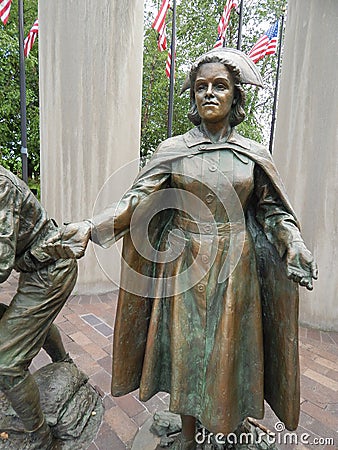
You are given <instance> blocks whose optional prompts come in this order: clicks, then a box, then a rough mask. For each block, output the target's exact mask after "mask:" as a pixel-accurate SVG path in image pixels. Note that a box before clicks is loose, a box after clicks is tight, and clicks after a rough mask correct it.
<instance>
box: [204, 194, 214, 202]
mask: <svg viewBox="0 0 338 450" xmlns="http://www.w3.org/2000/svg"><path fill="white" fill-rule="evenodd" d="M214 198H215V196H214V194H208V195H206V196H205V201H206V202H207V203H211V202H212V201H213V200H214Z"/></svg>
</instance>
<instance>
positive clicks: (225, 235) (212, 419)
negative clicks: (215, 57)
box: [94, 128, 301, 433]
mask: <svg viewBox="0 0 338 450" xmlns="http://www.w3.org/2000/svg"><path fill="white" fill-rule="evenodd" d="M168 188H175V192H174V197H175V199H176V201H177V206H174V208H176V209H173V210H170V209H169V210H168V209H166V208H164V209H165V210H164V211H163V212H162V213H160V214H157V215H156V217H155V218H154V219H153V220H152V222H151V223H150V226H149V235H150V239H151V242H152V244H153V245H154V247H155V248H156V249H158V250H160V251H167V252H169V253H168V255H170V251H173V252H175V250H178V249H181V250H180V251H181V253H180V254H179V256H177V257H176V258H174V259H173V260H172V261H171V262H161V261H160V260H157V262H151V261H149V259H152V258H149V256H148V257H147V258H144V257H143V256H141V255H140V247H138V251H137V250H136V249H135V246H134V243H133V241H132V239H131V234H133V233H130V229H129V223H130V219H131V216H132V214H133V212H134V211H135V208H136V206H138V207H140V208H141V215H140V217H142V216H144V215H146V214H148V212H149V211H155V212H156V211H158V210H159V209H160V207H162V205H159V204H158V202H162V201H164V203H165V197H162V199H163V200H159V198H160V197H157V196H156V195H152V194H154V193H156V192H157V193H158V192H162V193H163V192H164V193H166V192H167V193H168V195H169V193H170V192H171V191H169V190H168V191H165V189H168ZM232 188H233V189H234V190H235V192H236V194H237V195H235V196H234V195H233V189H232ZM186 193H191V194H193V196H194V198H198V199H199V200H200V201H201V202H202V204H205V205H207V207H208V210H205V208H200V209H198V210H197V211H196V208H195V207H194V206H192V205H191V203H190V197H189V198H186V195H185V194H186ZM191 199H192V200H193V198H192V197H191ZM236 199H237V200H236ZM236 201H237V202H238V203H239V204H240V206H241V208H238V203H237V204H236ZM156 202H157V203H156ZM169 203H170V202H169ZM170 204H171V203H170ZM171 205H172V204H171ZM164 206H165V205H164ZM156 208H157V209H156ZM189 208H190V210H189ZM194 208H195V211H192V209H193V210H194ZM189 211H190V215H189V214H187V212H189ZM208 211H209V213H208ZM241 211H243V213H244V218H245V220H244V222H243V221H241V218H242V217H243V216H241ZM142 212H143V213H142ZM194 212H195V214H194ZM210 212H211V215H210ZM112 214H113V208H111V209H110V210H108V211H106V212H105V213H103V214H102V215H101V216H97V217H96V218H94V223H95V226H96V227H95V233H94V240H96V242H98V243H101V245H106V244H107V243H110V242H112V241H113V240H116V239H117V238H119V237H120V236H122V235H124V246H123V261H122V263H123V264H122V275H121V288H120V294H119V303H118V310H117V316H116V325H115V334H114V353H113V378H112V394H113V395H116V396H120V395H124V394H126V393H128V392H131V391H133V390H135V389H136V388H140V399H141V400H143V401H146V400H148V399H149V398H150V397H151V396H153V395H154V394H155V393H157V392H158V391H165V392H169V393H170V410H171V411H173V412H176V413H181V414H187V415H193V416H195V417H197V418H198V419H199V420H200V421H201V422H202V424H203V425H204V426H205V427H206V428H207V429H208V430H209V431H213V432H222V433H229V432H231V431H233V430H234V429H235V428H236V427H237V425H238V424H239V422H240V421H241V420H243V419H244V418H245V417H247V416H252V417H256V418H261V417H262V416H263V412H264V407H263V401H264V398H265V399H266V400H267V401H268V402H269V403H270V405H271V406H272V408H273V409H274V411H275V412H276V414H277V415H278V416H279V418H280V419H281V420H282V421H284V422H285V424H286V426H287V428H289V429H294V428H296V426H297V424H298V416H299V368H298V338H297V329H298V327H297V320H298V290H297V286H296V284H295V283H294V282H291V281H289V280H288V279H287V278H286V271H285V264H284V262H283V261H282V258H283V256H284V254H285V251H286V249H287V247H288V245H289V244H290V243H291V242H292V241H293V240H294V239H296V240H299V239H301V238H300V233H299V229H298V225H297V221H296V219H295V216H294V213H293V211H292V208H291V206H290V204H289V202H288V199H287V197H286V194H285V191H284V187H283V184H282V182H281V180H280V178H279V175H278V172H277V171H276V169H275V166H274V164H273V162H272V160H271V157H270V155H269V154H268V153H267V152H266V150H265V149H264V148H263V147H262V146H260V145H259V144H257V143H255V142H253V141H250V140H248V139H245V138H243V137H241V136H239V135H238V134H237V133H236V132H235V131H234V130H233V132H232V134H231V136H230V138H229V139H228V141H227V142H225V143H217V144H213V143H211V142H210V141H209V140H208V138H207V137H206V136H204V135H203V134H202V133H201V131H200V130H199V129H198V128H194V129H193V130H191V131H189V132H188V133H186V134H185V135H183V136H177V137H175V138H171V139H169V140H167V141H165V142H164V143H162V144H161V145H160V147H159V149H158V151H157V152H156V154H155V156H154V157H153V159H152V160H151V161H150V162H149V164H148V165H147V167H146V168H145V169H144V170H143V171H142V172H141V174H140V176H139V177H138V178H137V180H136V181H135V183H134V185H133V186H132V187H131V189H130V190H129V191H128V192H127V193H126V194H125V196H124V197H123V198H122V200H121V202H120V203H119V205H118V206H117V208H116V211H115V214H114V217H112ZM191 215H193V216H194V217H193V219H192V217H191ZM136 222H137V221H136ZM139 225H141V224H139ZM137 226H138V224H137V223H136V228H135V230H136V231H135V233H137ZM112 231H113V232H114V234H113V232H112ZM141 233H142V231H141ZM143 233H144V230H143ZM267 238H268V239H267ZM268 240H269V241H270V242H269V241H268ZM144 241H145V239H144ZM271 243H272V244H273V245H271ZM230 244H231V245H230ZM138 245H140V244H138ZM141 246H142V239H141ZM238 248H239V249H240V250H241V251H240V252H239V254H237V255H236V249H238ZM141 250H142V249H141ZM154 259H156V258H155V256H154V258H153V260H154ZM191 268H192V269H191ZM133 270H135V272H136V273H142V274H143V275H144V276H145V277H144V281H142V280H141V279H139V278H137V277H136V278H135V277H134V276H133V273H132V271H133ZM224 273H225V274H226V276H224ZM137 294H138V295H137Z"/></svg>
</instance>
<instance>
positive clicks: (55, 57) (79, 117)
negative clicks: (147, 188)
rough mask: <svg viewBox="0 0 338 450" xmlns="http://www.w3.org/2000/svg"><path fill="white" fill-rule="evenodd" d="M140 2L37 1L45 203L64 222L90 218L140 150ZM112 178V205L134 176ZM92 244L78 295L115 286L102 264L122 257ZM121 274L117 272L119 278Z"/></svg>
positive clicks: (131, 172)
mask: <svg viewBox="0 0 338 450" xmlns="http://www.w3.org/2000/svg"><path fill="white" fill-rule="evenodd" d="M142 44H143V1H141V0H124V1H123V2H122V1H119V0H100V1H99V2H95V3H93V1H92V0H60V1H55V0H42V1H39V45H40V50H39V58H40V61H39V65H40V103H41V188H42V195H41V196H42V203H43V204H44V206H45V207H46V209H47V211H48V212H49V215H50V216H51V217H55V218H56V220H57V221H58V222H59V223H62V222H65V221H79V220H82V219H84V218H87V217H90V216H91V215H92V212H93V207H94V203H95V201H96V199H97V196H98V194H99V191H100V189H101V187H102V186H103V185H104V183H105V182H106V181H107V180H108V178H109V177H110V176H111V174H113V173H114V172H115V171H116V170H117V169H118V168H120V167H121V166H123V165H125V164H126V163H128V162H129V161H131V160H135V159H137V158H138V155H139V140H140V107H141V81H142ZM137 169H138V165H137V163H135V164H133V166H132V167H131V168H130V167H129V169H128V170H127V171H124V173H123V175H122V178H121V176H120V179H118V177H117V176H114V177H113V179H114V181H113V182H111V183H110V186H109V187H110V194H109V195H107V192H105V195H100V199H99V202H98V204H99V207H98V208H96V209H100V208H101V207H103V206H107V203H109V202H110V201H111V200H116V199H117V198H116V197H117V196H118V195H119V194H120V193H122V192H123V191H124V189H125V188H127V187H128V185H129V184H130V183H131V181H132V179H133V178H134V177H135V176H136V173H137ZM99 260H100V264H98V262H97V258H96V255H95V254H94V251H93V247H92V244H90V248H89V249H88V252H87V255H86V257H85V258H84V259H83V260H81V261H80V270H79V281H78V284H77V288H76V291H77V292H78V293H85V292H86V293H89V292H95V293H98V292H103V291H108V290H112V289H113V288H114V286H113V285H112V283H111V281H110V280H109V279H108V278H107V277H106V276H105V274H104V271H103V270H102V269H101V267H100V265H102V264H103V266H106V267H109V270H110V271H111V272H113V273H115V274H116V273H118V271H119V257H118V255H117V256H114V257H112V255H111V253H110V251H109V250H108V251H106V253H104V252H103V251H102V252H100V256H99ZM116 278H117V279H118V276H117V277H116Z"/></svg>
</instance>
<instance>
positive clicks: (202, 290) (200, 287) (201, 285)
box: [197, 283, 205, 292]
mask: <svg viewBox="0 0 338 450" xmlns="http://www.w3.org/2000/svg"><path fill="white" fill-rule="evenodd" d="M197 290H198V292H204V291H205V286H204V284H202V283H200V284H199V285H198V286H197Z"/></svg>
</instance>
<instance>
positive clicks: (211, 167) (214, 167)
mask: <svg viewBox="0 0 338 450" xmlns="http://www.w3.org/2000/svg"><path fill="white" fill-rule="evenodd" d="M209 170H210V172H216V170H217V166H215V165H214V164H212V165H211V166H209Z"/></svg>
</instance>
